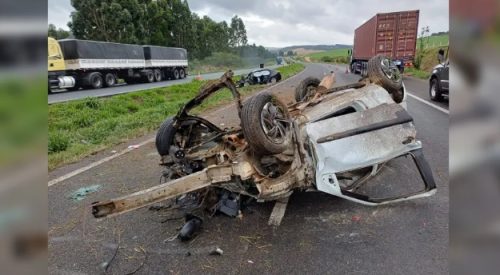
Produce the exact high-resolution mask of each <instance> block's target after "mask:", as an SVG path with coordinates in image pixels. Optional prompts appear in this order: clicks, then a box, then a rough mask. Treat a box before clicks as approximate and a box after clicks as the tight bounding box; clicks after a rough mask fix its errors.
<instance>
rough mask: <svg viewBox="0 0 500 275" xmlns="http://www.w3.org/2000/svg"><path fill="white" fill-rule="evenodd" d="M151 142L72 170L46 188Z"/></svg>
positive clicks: (147, 141) (151, 140)
mask: <svg viewBox="0 0 500 275" xmlns="http://www.w3.org/2000/svg"><path fill="white" fill-rule="evenodd" d="M153 141H155V138H151V139H148V140H145V141H143V142H141V143H139V144H137V147H135V148H127V149H125V150H123V151H121V152H118V153H116V154H113V155H111V156H109V157H105V158H103V159H101V160H98V161H95V162H92V163H91V164H89V165H87V166H84V167H82V168H79V169H76V170H74V171H72V172H69V173H67V174H66V175H63V176H60V177H58V178H55V179H53V180H51V181H49V183H48V186H49V187H50V186H52V185H54V184H57V183H60V182H61V181H64V180H67V179H69V178H71V177H74V176H76V175H78V174H81V173H83V172H85V171H88V170H90V169H92V168H94V167H96V166H98V165H101V164H103V163H105V162H108V161H110V160H112V159H114V158H117V157H119V156H121V155H124V154H126V153H128V152H130V151H132V150H135V149H137V148H139V147H141V146H144V145H146V144H148V143H150V142H153Z"/></svg>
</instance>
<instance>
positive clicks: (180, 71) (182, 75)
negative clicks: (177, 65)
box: [179, 69, 186, 79]
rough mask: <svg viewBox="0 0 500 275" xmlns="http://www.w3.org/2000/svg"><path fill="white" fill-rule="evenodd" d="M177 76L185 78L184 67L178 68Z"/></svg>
mask: <svg viewBox="0 0 500 275" xmlns="http://www.w3.org/2000/svg"><path fill="white" fill-rule="evenodd" d="M179 78H180V79H183V78H186V72H185V71H184V69H179Z"/></svg>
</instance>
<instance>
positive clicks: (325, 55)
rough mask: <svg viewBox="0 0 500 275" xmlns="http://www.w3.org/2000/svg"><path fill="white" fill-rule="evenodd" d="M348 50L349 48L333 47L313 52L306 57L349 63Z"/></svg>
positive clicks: (328, 61)
mask: <svg viewBox="0 0 500 275" xmlns="http://www.w3.org/2000/svg"><path fill="white" fill-rule="evenodd" d="M348 50H349V49H333V50H329V51H324V52H317V53H311V54H308V55H306V56H305V57H307V58H309V59H310V60H311V61H313V62H325V63H348V62H349V55H348V53H347V51H348Z"/></svg>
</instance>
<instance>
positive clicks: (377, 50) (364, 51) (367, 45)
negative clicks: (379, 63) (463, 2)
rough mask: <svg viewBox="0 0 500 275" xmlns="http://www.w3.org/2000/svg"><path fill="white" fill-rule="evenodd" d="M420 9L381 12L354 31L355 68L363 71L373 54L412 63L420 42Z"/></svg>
mask: <svg viewBox="0 0 500 275" xmlns="http://www.w3.org/2000/svg"><path fill="white" fill-rule="evenodd" d="M418 17H419V10H411V11H400V12H390V13H378V14H377V15H375V16H374V17H372V18H371V19H370V20H368V21H366V22H365V23H364V24H363V25H361V26H359V27H358V28H357V29H356V30H355V31H354V46H353V51H352V59H351V69H352V70H353V71H358V70H360V71H362V68H363V67H365V65H366V64H364V63H366V62H367V61H368V60H369V59H370V58H371V57H373V56H375V55H377V54H383V55H385V56H388V57H391V58H392V59H393V60H395V61H399V62H397V63H396V64H397V65H398V63H400V65H401V69H402V68H403V67H404V65H405V64H406V65H411V63H412V62H413V58H414V57H415V49H416V44H417V33H418Z"/></svg>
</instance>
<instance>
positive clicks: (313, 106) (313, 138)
mask: <svg viewBox="0 0 500 275" xmlns="http://www.w3.org/2000/svg"><path fill="white" fill-rule="evenodd" d="M387 62H389V61H388V59H387V58H386V59H384V58H383V57H381V56H377V57H376V58H373V59H371V60H370V61H369V67H370V68H371V69H370V70H369V77H368V78H363V79H361V80H360V81H359V82H355V83H351V84H348V85H343V86H339V87H333V86H334V85H333V84H334V80H335V78H334V74H331V75H327V76H325V77H324V78H323V80H322V81H320V80H319V79H316V80H311V78H306V79H305V80H304V81H303V83H301V84H300V85H298V87H297V89H298V90H297V91H296V93H295V97H296V102H295V103H291V104H289V105H288V106H287V105H285V104H284V103H283V102H281V101H280V100H278V99H277V98H276V97H275V96H273V95H272V94H269V93H259V94H257V95H255V96H253V97H252V98H250V99H249V100H247V101H246V102H245V104H242V102H241V97H240V94H239V92H238V90H237V88H236V86H235V85H234V83H233V82H232V76H233V75H232V72H227V73H226V74H224V75H223V76H222V77H221V78H220V79H219V80H218V81H215V82H212V83H210V84H209V85H207V86H205V87H204V88H202V90H201V91H200V93H199V94H198V95H197V96H196V97H195V98H193V99H192V100H190V101H189V102H187V103H186V105H185V106H184V107H182V108H181V109H180V110H179V112H178V113H177V115H175V116H174V117H170V118H168V119H166V120H165V121H164V122H163V123H162V125H161V126H160V129H159V130H158V133H157V136H156V148H157V151H158V153H159V155H160V156H161V165H163V166H164V167H165V170H164V172H163V173H162V178H163V179H165V183H161V184H160V185H157V186H154V187H151V188H149V189H146V190H142V191H139V192H136V193H133V194H131V195H126V196H124V197H121V198H117V199H111V200H107V201H103V202H96V203H93V205H92V213H93V215H94V217H96V218H102V217H106V216H112V215H117V214H121V213H124V212H127V211H131V210H134V209H137V208H140V207H143V206H147V205H150V204H153V203H156V202H160V201H163V200H166V199H170V198H181V197H182V198H186V197H188V196H187V195H189V197H191V198H192V200H193V201H194V203H195V205H196V209H209V211H211V212H210V213H215V212H217V211H219V212H221V213H224V214H227V215H229V216H233V217H234V216H236V215H238V213H239V210H240V209H239V207H240V205H242V203H243V202H244V201H247V200H248V199H255V200H257V201H272V200H282V199H286V198H288V196H290V194H291V193H292V192H295V191H300V190H316V191H322V192H325V193H328V194H331V195H334V196H338V197H341V198H344V199H347V200H350V201H353V202H357V203H361V204H365V205H380V204H387V203H394V202H398V201H404V200H410V199H416V198H421V197H426V196H430V195H432V194H434V193H435V191H436V185H435V182H434V178H433V175H432V172H431V169H430V167H429V164H428V163H427V162H426V160H425V158H424V155H423V150H422V143H421V142H420V141H418V140H417V138H416V128H415V126H414V124H413V119H412V117H411V116H410V114H409V113H408V112H407V111H406V110H405V108H404V103H405V102H404V101H405V98H406V97H405V96H404V95H402V93H405V90H404V86H403V84H402V81H401V78H395V74H394V73H391V72H388V71H387V68H382V67H380V66H382V64H385V63H387ZM375 66H379V67H375ZM394 70H397V68H395V69H394ZM327 78H330V79H327ZM223 88H228V89H229V90H230V91H231V93H232V95H233V97H234V104H235V105H236V108H237V110H238V115H239V118H240V125H239V126H238V127H234V128H225V129H221V128H219V127H218V126H217V125H215V124H214V123H212V122H210V121H208V120H206V119H205V118H202V117H199V116H194V115H189V114H188V113H189V111H190V110H191V109H192V108H194V107H196V106H197V105H199V104H202V102H203V101H204V100H205V99H206V98H208V97H209V96H210V95H213V94H214V93H216V92H217V91H219V90H221V89H223ZM302 89H303V91H302ZM404 156H410V157H411V159H413V161H414V164H415V166H416V168H417V169H415V170H418V172H419V175H420V177H421V179H422V181H423V188H421V189H420V191H417V190H416V189H414V188H412V190H408V192H407V194H400V195H397V196H393V195H391V196H386V197H381V196H380V194H376V196H371V195H368V194H367V193H365V192H363V191H362V190H363V189H362V188H363V186H365V183H366V182H367V180H368V179H370V178H372V177H374V176H375V175H376V174H378V173H380V171H381V170H383V167H384V164H385V163H386V162H389V161H391V160H394V161H396V162H398V161H402V160H404V159H405V158H400V157H404ZM391 167H393V168H392V169H391V171H393V170H394V167H395V166H391ZM401 167H405V168H404V169H405V171H404V172H405V173H406V172H407V171H406V170H407V169H409V168H411V166H408V165H402V166H401ZM391 173H393V172H391ZM369 186H370V187H369V188H373V186H371V185H369ZM360 190H361V191H360ZM176 201H178V199H176ZM283 213H284V212H283ZM190 217H192V216H190ZM190 219H191V218H190ZM200 220H201V219H197V220H196V222H197V223H200ZM186 221H187V223H186V226H187V227H186V231H184V230H181V233H180V235H183V234H184V233H182V232H191V231H190V230H189V228H194V227H193V226H192V224H191V223H193V222H192V221H188V219H186ZM189 234H190V233H189ZM186 236H188V235H185V236H180V237H181V239H185V237H186Z"/></svg>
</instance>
